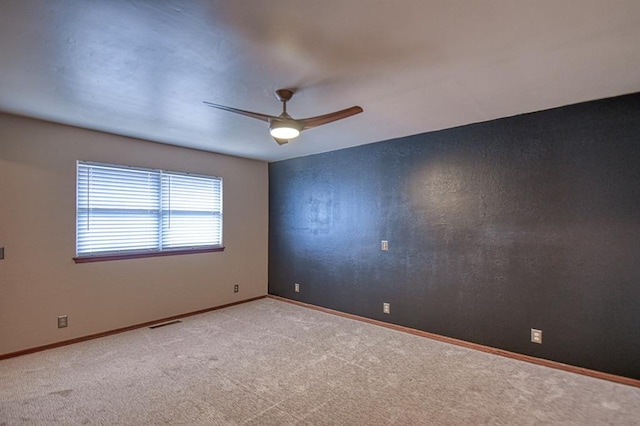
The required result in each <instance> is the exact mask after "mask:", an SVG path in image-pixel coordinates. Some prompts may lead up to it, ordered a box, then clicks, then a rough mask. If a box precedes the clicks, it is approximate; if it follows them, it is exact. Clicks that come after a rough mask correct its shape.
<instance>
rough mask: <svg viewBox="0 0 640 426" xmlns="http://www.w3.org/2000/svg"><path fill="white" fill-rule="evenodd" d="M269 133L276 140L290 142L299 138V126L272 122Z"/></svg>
mask: <svg viewBox="0 0 640 426" xmlns="http://www.w3.org/2000/svg"><path fill="white" fill-rule="evenodd" d="M269 133H271V136H273V137H274V138H277V139H286V140H291V139H295V138H297V137H298V136H300V126H299V125H298V124H297V123H295V122H287V121H275V120H273V121H272V122H271V126H269Z"/></svg>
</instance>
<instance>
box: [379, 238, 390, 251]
mask: <svg viewBox="0 0 640 426" xmlns="http://www.w3.org/2000/svg"><path fill="white" fill-rule="evenodd" d="M380 248H381V249H382V251H389V241H387V240H382V241H381V242H380Z"/></svg>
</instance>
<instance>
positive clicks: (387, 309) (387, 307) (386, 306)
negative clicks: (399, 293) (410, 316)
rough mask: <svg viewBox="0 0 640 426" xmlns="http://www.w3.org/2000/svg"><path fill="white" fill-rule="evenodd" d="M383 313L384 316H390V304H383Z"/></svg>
mask: <svg viewBox="0 0 640 426" xmlns="http://www.w3.org/2000/svg"><path fill="white" fill-rule="evenodd" d="M382 313H383V314H390V313H391V305H389V304H388V303H386V302H385V303H383V304H382Z"/></svg>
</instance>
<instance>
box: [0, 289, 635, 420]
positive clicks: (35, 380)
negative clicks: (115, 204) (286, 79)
mask: <svg viewBox="0 0 640 426" xmlns="http://www.w3.org/2000/svg"><path fill="white" fill-rule="evenodd" d="M23 424H24V425H50V424H63V425H96V424H98V425H159V424H175V425H178V424H182V425H288V424H291V425H387V424H399V425H480V424H483V425H484V424H486V425H539V424H548V425H581V426H582V425H638V424H640V389H638V388H634V387H631V386H626V385H621V384H615V383H611V382H608V381H604V380H599V379H594V378H590V377H586V376H581V375H577V374H573V373H568V372H564V371H558V370H554V369H550V368H547V367H542V366H538V365H533V364H529V363H525V362H522V361H517V360H513V359H508V358H503V357H500V356H496V355H491V354H487V353H483V352H479V351H474V350H471V349H466V348H462V347H458V346H453V345H450V344H447V343H442V342H438V341H433V340H430V339H426V338H423V337H417V336H413V335H410V334H406V333H402V332H398V331H394V330H390V329H387V328H383V327H379V326H375V325H371V324H367V323H363V322H360V321H354V320H350V319H346V318H342V317H338V316H334V315H330V314H326V313H323V312H319V311H316V310H312V309H308V308H304V307H300V306H296V305H292V304H289V303H285V302H281V301H276V300H273V299H261V300H257V301H254V302H250V303H245V304H242V305H237V306H233V307H229V308H225V309H221V310H217V311H212V312H209V313H206V314H202V315H197V316H192V317H188V318H184V319H182V322H180V323H177V324H173V325H168V326H165V327H160V328H156V329H149V328H143V329H138V330H134V331H130V332H126V333H121V334H117V335H112V336H109V337H105V338H101V339H95V340H91V341H87V342H83V343H78V344H75V345H71V346H65V347H61V348H57V349H52V350H48V351H43V352H38V353H34V354H30V355H26V356H22V357H18V358H12V359H7V360H4V361H0V425H2V426H9V425H23Z"/></svg>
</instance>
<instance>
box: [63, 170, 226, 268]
mask: <svg viewBox="0 0 640 426" xmlns="http://www.w3.org/2000/svg"><path fill="white" fill-rule="evenodd" d="M77 183H78V186H77V193H76V197H77V208H76V255H77V257H76V258H75V260H76V262H83V261H95V260H107V259H113V258H129V257H142V256H155V255H165V254H182V253H192V252H200V251H217V250H222V249H223V247H222V178H219V177H212V176H200V175H192V174H186V173H177V172H168V171H164V170H155V169H140V168H133V167H127V166H116V165H109V164H98V163H88V162H82V161H79V162H78V180H77Z"/></svg>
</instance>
